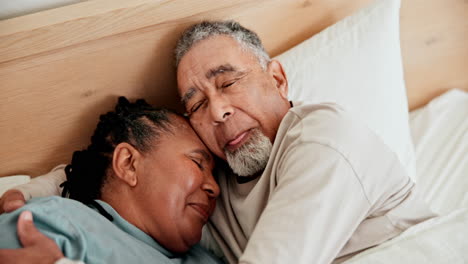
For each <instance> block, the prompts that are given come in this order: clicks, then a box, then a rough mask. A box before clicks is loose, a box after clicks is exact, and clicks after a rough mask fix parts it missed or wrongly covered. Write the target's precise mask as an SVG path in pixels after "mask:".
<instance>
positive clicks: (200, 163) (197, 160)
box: [192, 158, 204, 170]
mask: <svg viewBox="0 0 468 264" xmlns="http://www.w3.org/2000/svg"><path fill="white" fill-rule="evenodd" d="M192 161H193V163H195V164H196V165H197V167H198V168H200V169H201V170H204V167H203V162H202V161H201V160H199V159H194V158H192Z"/></svg>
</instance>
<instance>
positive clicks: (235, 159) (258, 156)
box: [224, 129, 273, 176]
mask: <svg viewBox="0 0 468 264" xmlns="http://www.w3.org/2000/svg"><path fill="white" fill-rule="evenodd" d="M272 148H273V144H271V142H270V139H269V138H268V137H267V136H265V135H264V134H263V133H262V132H261V131H260V130H259V129H254V130H252V136H251V137H250V139H249V140H248V141H247V142H245V143H244V145H242V146H241V147H240V148H238V149H236V150H235V151H233V152H230V151H228V150H227V149H225V150H224V154H225V155H226V158H227V162H228V164H229V167H231V169H232V170H233V171H234V173H236V174H237V175H239V176H252V175H255V174H256V173H257V172H259V171H262V170H263V169H265V167H266V165H267V163H268V158H269V157H270V153H271V149H272Z"/></svg>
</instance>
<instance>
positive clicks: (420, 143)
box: [410, 89, 468, 239]
mask: <svg viewBox="0 0 468 264" xmlns="http://www.w3.org/2000/svg"><path fill="white" fill-rule="evenodd" d="M410 127H411V132H412V137H413V142H414V146H415V153H416V169H417V182H418V184H419V187H420V188H421V189H422V192H423V193H424V196H425V198H426V200H427V201H428V202H429V204H430V205H431V206H432V209H433V210H435V211H436V212H438V213H440V214H447V213H449V212H452V211H453V210H455V209H458V208H461V207H468V92H466V91H461V90H456V89H454V90H450V91H448V92H446V93H445V94H443V95H441V96H439V97H437V98H435V99H434V100H432V101H431V102H430V103H429V104H427V105H426V106H425V107H424V108H422V109H419V110H416V111H414V112H412V113H411V114H410ZM467 239H468V238H467Z"/></svg>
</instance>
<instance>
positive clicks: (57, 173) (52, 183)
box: [14, 164, 66, 201]
mask: <svg viewBox="0 0 468 264" xmlns="http://www.w3.org/2000/svg"><path fill="white" fill-rule="evenodd" d="M65 166H66V165H65V164H61V165H58V166H57V167H55V168H53V169H52V170H51V171H50V172H49V173H47V174H44V175H41V176H38V177H35V178H32V179H31V181H30V182H29V183H25V184H22V185H18V186H16V187H14V189H17V190H19V191H21V193H23V195H24V198H25V199H26V201H27V200H29V199H31V198H35V197H45V196H52V195H60V194H61V192H62V188H61V187H60V184H62V182H64V181H65V180H66V175H65Z"/></svg>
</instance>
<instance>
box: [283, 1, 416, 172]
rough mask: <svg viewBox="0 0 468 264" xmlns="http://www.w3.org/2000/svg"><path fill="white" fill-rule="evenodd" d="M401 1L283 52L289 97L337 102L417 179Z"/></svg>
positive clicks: (380, 5) (378, 4)
mask: <svg viewBox="0 0 468 264" xmlns="http://www.w3.org/2000/svg"><path fill="white" fill-rule="evenodd" d="M399 10H400V1H399V0H375V1H374V2H372V3H371V4H370V5H369V6H367V7H365V8H363V9H361V10H359V11H358V12H356V13H355V14H353V15H352V16H349V17H347V18H345V19H343V20H341V21H339V22H338V23H336V24H335V25H332V26H330V27H329V28H327V29H325V30H324V31H322V32H320V33H319V34H317V35H315V36H313V37H312V38H310V39H308V40H306V41H304V42H303V43H301V44H299V45H298V46H296V47H294V48H292V49H290V50H288V51H287V52H285V53H283V54H281V55H280V56H278V57H277V59H278V60H279V61H280V62H281V63H282V64H283V66H284V68H285V71H286V74H287V76H288V80H289V98H290V99H291V100H293V101H294V100H299V101H305V102H311V103H318V102H335V103H337V104H339V105H341V106H342V107H343V108H345V109H347V110H348V111H350V112H351V113H354V115H355V116H356V117H358V118H361V119H363V120H364V121H365V122H366V123H367V125H368V126H369V127H370V128H371V129H372V130H374V131H375V133H376V134H377V135H379V136H380V137H381V138H382V140H383V141H384V142H385V143H386V144H387V145H388V146H389V147H390V148H391V149H392V150H393V151H394V152H395V153H396V154H397V155H398V158H399V159H400V161H401V162H402V164H403V165H404V166H405V167H406V169H407V171H408V174H409V175H410V177H411V178H412V179H413V180H414V179H415V159H414V150H413V144H412V141H411V136H410V129H409V124H408V102H407V97H406V89H405V82H404V79H403V68H402V61H401V52H400V31H399V30H400V25H399Z"/></svg>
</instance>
